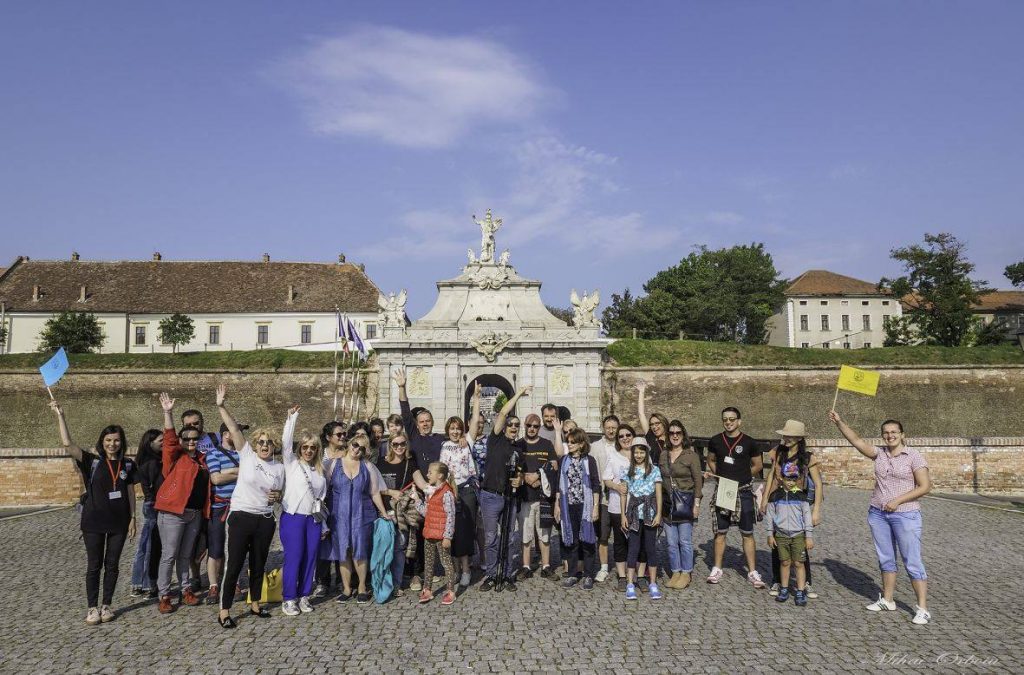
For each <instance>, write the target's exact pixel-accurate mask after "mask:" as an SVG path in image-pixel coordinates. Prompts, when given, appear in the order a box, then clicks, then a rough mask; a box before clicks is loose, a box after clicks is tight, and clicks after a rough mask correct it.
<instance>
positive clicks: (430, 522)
mask: <svg viewBox="0 0 1024 675" xmlns="http://www.w3.org/2000/svg"><path fill="white" fill-rule="evenodd" d="M453 482H454V481H453V480H452V479H451V473H450V472H449V471H448V465H447V464H442V463H441V462H431V464H430V466H429V467H428V468H427V483H428V484H429V488H428V495H427V500H426V501H425V502H424V501H421V500H419V497H418V495H417V497H416V499H417V504H416V507H417V508H418V509H419V512H420V513H422V514H423V569H425V570H427V572H426V575H425V576H424V578H423V582H424V588H423V590H421V591H420V604H426V603H428V602H430V601H431V600H433V599H434V593H433V591H432V590H431V588H430V584H429V583H427V580H428V579H429V578H430V576H429V575H430V570H432V569H434V559H435V558H440V559H441V567H443V568H444V575H445V580H446V581H447V582H448V585H447V586H446V588H445V593H444V596H442V598H441V604H442V605H450V604H452V603H454V602H455V582H456V577H455V563H454V562H452V553H451V549H452V537H454V536H455V510H456V506H455V494H456V493H455V488H454V487H453V486H452V483H453ZM431 488H432V489H431Z"/></svg>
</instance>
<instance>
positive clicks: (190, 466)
mask: <svg viewBox="0 0 1024 675" xmlns="http://www.w3.org/2000/svg"><path fill="white" fill-rule="evenodd" d="M160 407H162V408H163V410H164V441H163V453H162V454H163V476H164V483H163V485H161V486H160V490H159V491H158V492H157V493H156V503H155V504H154V507H155V508H156V511H157V517H156V524H157V529H159V531H160V543H161V545H162V547H163V554H162V556H161V557H160V572H159V575H158V576H157V586H158V588H159V591H160V605H159V610H160V613H161V614H169V613H171V612H173V611H174V610H175V606H174V605H173V604H171V568H172V567H173V566H174V564H175V562H177V565H178V585H179V587H180V588H181V589H182V591H183V597H182V602H183V603H185V604H186V605H198V604H199V598H198V597H197V596H196V595H195V594H194V593H193V592H192V589H191V588H190V585H189V564H190V563H191V558H192V549H193V547H194V546H195V541H196V537H197V536H199V527H200V526H201V525H202V523H203V518H204V517H205V518H209V517H210V472H209V471H207V469H206V464H205V462H204V461H203V456H202V454H200V453H199V451H198V449H199V435H200V432H199V429H197V428H196V427H194V426H186V427H183V428H182V429H181V431H180V432H178V433H175V432H174V416H173V415H172V413H171V411H173V410H174V399H173V398H171V397H170V396H168V395H167V394H166V393H163V394H160Z"/></svg>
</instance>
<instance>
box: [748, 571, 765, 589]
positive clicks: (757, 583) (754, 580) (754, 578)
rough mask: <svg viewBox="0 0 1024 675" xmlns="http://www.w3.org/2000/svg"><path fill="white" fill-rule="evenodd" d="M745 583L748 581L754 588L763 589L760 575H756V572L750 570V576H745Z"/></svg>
mask: <svg viewBox="0 0 1024 675" xmlns="http://www.w3.org/2000/svg"><path fill="white" fill-rule="evenodd" d="M747 581H749V582H750V584H751V585H752V586H753V587H754V588H764V581H762V580H761V575H760V574H758V572H757V570H752V571H751V572H750V574H748V575H747Z"/></svg>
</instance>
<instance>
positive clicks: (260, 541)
mask: <svg viewBox="0 0 1024 675" xmlns="http://www.w3.org/2000/svg"><path fill="white" fill-rule="evenodd" d="M226 398H227V387H225V386H224V385H223V384H222V385H219V386H218V387H217V411H218V412H220V417H221V419H222V420H223V421H224V424H225V425H227V428H228V432H229V433H230V434H231V442H232V443H233V444H234V446H235V447H236V448H241V450H239V451H238V482H237V483H236V484H235V491H234V492H233V493H232V494H231V506H230V509H229V511H228V520H227V538H226V541H227V547H226V548H227V550H226V552H225V556H224V578H223V579H222V580H221V584H220V589H221V591H220V614H219V615H218V617H217V622H218V623H219V624H220V625H221V626H222V627H223V628H234V627H235V625H236V624H235V621H234V619H232V618H231V603H232V602H233V601H234V599H235V594H234V590H235V585H236V584H237V583H238V577H239V575H240V574H241V573H242V566H243V565H244V564H245V561H246V558H248V560H249V603H250V606H249V613H250V614H252V615H254V616H258V617H260V618H264V619H265V618H268V617H269V616H270V612H268V611H267V610H266V608H265V607H262V606H261V605H260V600H261V599H262V593H263V570H264V567H265V566H266V564H267V555H268V554H269V553H270V542H271V541H273V539H274V530H275V529H276V525H277V523H276V522H275V520H274V504H275V503H277V502H279V501H281V493H282V490H283V488H284V465H283V464H281V463H280V462H277V461H275V460H274V449H275V447H277V445H278V444H279V441H278V440H277V439H276V438H275V436H276V435H275V434H274V432H273V431H271V430H270V429H256V430H255V431H253V432H252V438H253V443H254V444H255V446H256V449H255V450H253V448H252V446H251V445H249V443H248V441H246V440H245V436H244V435H243V434H242V430H241V429H239V428H238V423H237V422H235V418H234V417H232V415H231V413H229V412H228V411H227V408H225V407H224V400H225V399H226Z"/></svg>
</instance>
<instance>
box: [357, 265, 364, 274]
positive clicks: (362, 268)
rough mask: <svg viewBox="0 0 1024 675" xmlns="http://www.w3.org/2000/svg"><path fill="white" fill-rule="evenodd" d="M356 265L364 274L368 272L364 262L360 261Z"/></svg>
mask: <svg viewBox="0 0 1024 675" xmlns="http://www.w3.org/2000/svg"><path fill="white" fill-rule="evenodd" d="M356 267H358V268H359V271H360V272H362V273H363V274H366V265H364V264H363V263H359V264H358V265H356Z"/></svg>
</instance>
